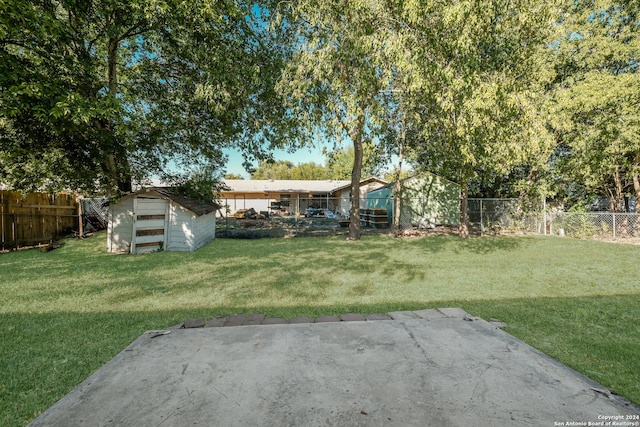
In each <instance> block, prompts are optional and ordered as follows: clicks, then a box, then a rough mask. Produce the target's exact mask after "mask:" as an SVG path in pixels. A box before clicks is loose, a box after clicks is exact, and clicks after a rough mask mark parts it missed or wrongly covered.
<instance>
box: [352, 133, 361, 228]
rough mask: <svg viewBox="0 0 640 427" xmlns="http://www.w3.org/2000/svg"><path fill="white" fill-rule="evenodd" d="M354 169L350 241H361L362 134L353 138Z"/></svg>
mask: <svg viewBox="0 0 640 427" xmlns="http://www.w3.org/2000/svg"><path fill="white" fill-rule="evenodd" d="M353 154H354V158H353V169H352V171H351V214H350V216H349V237H348V239H349V240H360V175H361V174H362V157H363V149H362V134H361V133H359V132H358V134H357V135H356V137H355V138H353Z"/></svg>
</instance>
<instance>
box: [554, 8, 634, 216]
mask: <svg viewBox="0 0 640 427" xmlns="http://www.w3.org/2000/svg"><path fill="white" fill-rule="evenodd" d="M638 12H639V6H638V3H637V2H632V1H614V2H610V1H601V0H594V1H587V2H569V1H567V2H566V4H565V7H564V14H563V19H562V21H561V22H560V24H559V26H558V33H559V35H558V41H557V43H554V44H553V45H552V48H551V53H552V58H553V60H554V61H555V64H554V65H555V70H556V76H555V77H556V78H555V80H554V82H553V83H554V84H553V86H552V98H551V101H550V107H549V108H550V111H551V112H552V117H553V118H554V120H553V121H552V125H553V127H554V130H555V133H556V135H557V136H558V142H559V144H560V147H561V149H560V150H559V151H558V155H557V156H556V158H555V160H556V162H557V165H556V169H557V170H558V171H559V172H560V173H561V174H562V175H563V176H562V178H561V182H564V183H565V186H569V187H572V188H576V187H577V188H583V189H584V192H585V193H587V194H592V195H593V194H598V195H603V196H606V197H607V198H608V199H609V207H610V209H611V210H616V211H623V210H625V203H624V199H625V193H626V191H627V188H632V189H633V190H632V191H633V193H634V195H635V197H636V200H640V178H639V177H640V136H639V135H640V112H639V111H638V105H640V74H638V64H639V60H640V15H639V13H638ZM636 211H637V212H640V203H636Z"/></svg>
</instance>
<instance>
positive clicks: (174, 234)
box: [167, 203, 195, 251]
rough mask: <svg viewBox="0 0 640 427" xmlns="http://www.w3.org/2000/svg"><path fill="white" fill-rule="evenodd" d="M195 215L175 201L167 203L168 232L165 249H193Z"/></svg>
mask: <svg viewBox="0 0 640 427" xmlns="http://www.w3.org/2000/svg"><path fill="white" fill-rule="evenodd" d="M194 217H195V215H194V214H193V213H191V212H189V211H187V210H185V209H182V208H181V207H180V206H178V205H177V204H176V203H171V204H170V205H169V224H168V226H169V233H168V239H169V242H168V244H167V250H169V251H193V250H195V249H194V234H193V220H194Z"/></svg>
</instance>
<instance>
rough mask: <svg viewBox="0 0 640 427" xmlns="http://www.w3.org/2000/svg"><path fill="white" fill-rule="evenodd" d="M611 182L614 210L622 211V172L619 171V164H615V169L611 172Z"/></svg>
mask: <svg viewBox="0 0 640 427" xmlns="http://www.w3.org/2000/svg"><path fill="white" fill-rule="evenodd" d="M613 182H614V198H615V201H614V206H615V209H614V210H615V211H616V212H623V211H624V200H623V190H624V188H623V186H622V172H621V171H620V166H616V170H615V172H614V173H613Z"/></svg>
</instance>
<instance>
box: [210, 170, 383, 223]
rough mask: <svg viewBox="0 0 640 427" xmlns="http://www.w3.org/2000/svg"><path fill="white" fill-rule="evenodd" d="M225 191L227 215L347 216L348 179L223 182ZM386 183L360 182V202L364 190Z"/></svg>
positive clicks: (223, 200) (226, 180) (222, 192)
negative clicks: (323, 212) (317, 211)
mask: <svg viewBox="0 0 640 427" xmlns="http://www.w3.org/2000/svg"><path fill="white" fill-rule="evenodd" d="M223 183H224V184H225V185H226V187H228V190H223V191H221V192H220V199H221V201H222V203H223V204H225V205H226V206H227V208H228V209H229V211H230V213H234V212H236V211H237V210H239V209H250V208H253V209H255V210H256V211H257V212H260V211H267V212H272V213H273V212H279V213H282V214H285V215H286V214H290V215H293V214H296V213H303V212H304V211H305V209H307V208H323V209H328V210H330V211H332V212H334V213H337V214H341V215H347V214H348V212H349V200H350V186H351V181H347V180H272V179H270V180H243V179H225V180H224V181H223ZM384 184H386V181H382V180H380V179H378V178H367V179H364V180H362V181H361V186H362V187H361V194H360V197H361V199H362V200H364V198H365V194H366V192H367V191H369V190H371V189H373V188H377V187H380V186H382V185H384Z"/></svg>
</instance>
